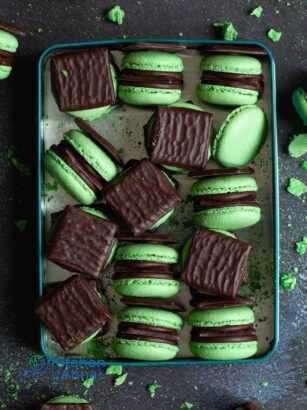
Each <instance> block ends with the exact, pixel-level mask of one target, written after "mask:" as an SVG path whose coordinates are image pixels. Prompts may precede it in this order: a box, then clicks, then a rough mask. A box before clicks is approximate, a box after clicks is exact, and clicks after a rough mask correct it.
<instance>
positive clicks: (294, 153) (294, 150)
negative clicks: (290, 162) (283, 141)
mask: <svg viewBox="0 0 307 410" xmlns="http://www.w3.org/2000/svg"><path fill="white" fill-rule="evenodd" d="M288 152H289V155H290V156H291V157H293V158H298V157H301V156H302V155H304V154H306V152H307V134H297V135H293V136H292V138H291V142H290V144H289V146H288Z"/></svg>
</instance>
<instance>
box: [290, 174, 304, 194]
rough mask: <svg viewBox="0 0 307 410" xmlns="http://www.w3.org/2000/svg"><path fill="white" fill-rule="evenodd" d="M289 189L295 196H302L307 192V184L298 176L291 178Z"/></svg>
mask: <svg viewBox="0 0 307 410" xmlns="http://www.w3.org/2000/svg"><path fill="white" fill-rule="evenodd" d="M287 191H288V192H290V194H292V195H294V196H301V195H302V194H305V193H306V192H307V185H305V184H304V182H302V181H300V180H299V179H297V178H290V179H289V183H288V186H287Z"/></svg>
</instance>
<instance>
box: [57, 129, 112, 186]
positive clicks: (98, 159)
mask: <svg viewBox="0 0 307 410" xmlns="http://www.w3.org/2000/svg"><path fill="white" fill-rule="evenodd" d="M63 137H64V139H65V141H67V142H68V143H69V144H70V145H71V146H73V147H74V149H75V150H76V151H77V152H78V153H79V154H80V155H81V156H82V157H83V158H84V159H85V160H86V162H88V163H89V164H90V165H91V166H92V167H93V168H94V170H95V171H96V172H98V174H99V175H100V176H101V177H102V178H103V179H104V180H106V181H108V182H109V181H111V180H112V179H113V178H114V177H115V176H116V175H117V168H116V165H115V163H114V162H113V161H112V160H111V158H110V157H109V156H108V155H107V154H106V153H105V152H104V151H103V150H102V149H101V148H99V146H98V145H97V144H95V143H94V142H93V141H92V140H91V139H90V138H89V137H87V136H86V135H85V134H84V133H83V132H81V131H78V130H69V131H67V132H65V133H64V135H63Z"/></svg>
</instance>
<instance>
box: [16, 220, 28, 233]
mask: <svg viewBox="0 0 307 410" xmlns="http://www.w3.org/2000/svg"><path fill="white" fill-rule="evenodd" d="M14 223H15V225H16V226H17V228H18V229H19V230H20V231H21V232H22V231H24V230H25V229H26V227H27V226H28V220H27V219H17V220H16V221H14Z"/></svg>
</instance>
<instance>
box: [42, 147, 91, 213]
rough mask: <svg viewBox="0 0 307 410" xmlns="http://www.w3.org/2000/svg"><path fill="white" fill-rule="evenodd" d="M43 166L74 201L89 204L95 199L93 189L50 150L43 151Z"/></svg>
mask: <svg viewBox="0 0 307 410" xmlns="http://www.w3.org/2000/svg"><path fill="white" fill-rule="evenodd" d="M44 166H45V169H46V171H47V172H48V173H49V174H50V175H51V176H52V177H53V178H54V179H55V180H56V181H57V182H58V184H59V185H60V186H61V187H62V188H63V189H64V190H65V191H66V192H67V193H68V194H69V195H70V196H72V197H73V198H74V199H75V200H76V201H78V202H79V203H81V204H84V205H91V204H92V203H94V202H95V201H96V199H97V198H96V194H95V193H94V191H92V190H91V189H90V188H89V187H88V185H87V184H86V183H85V182H84V181H83V180H82V179H81V178H80V177H79V175H78V174H77V173H76V172H75V171H74V170H73V169H72V168H70V167H69V166H68V165H67V164H66V163H65V162H64V161H62V159H61V158H60V157H59V156H58V155H56V154H55V153H54V152H53V151H52V150H48V151H47V152H46V153H45V155H44Z"/></svg>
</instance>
